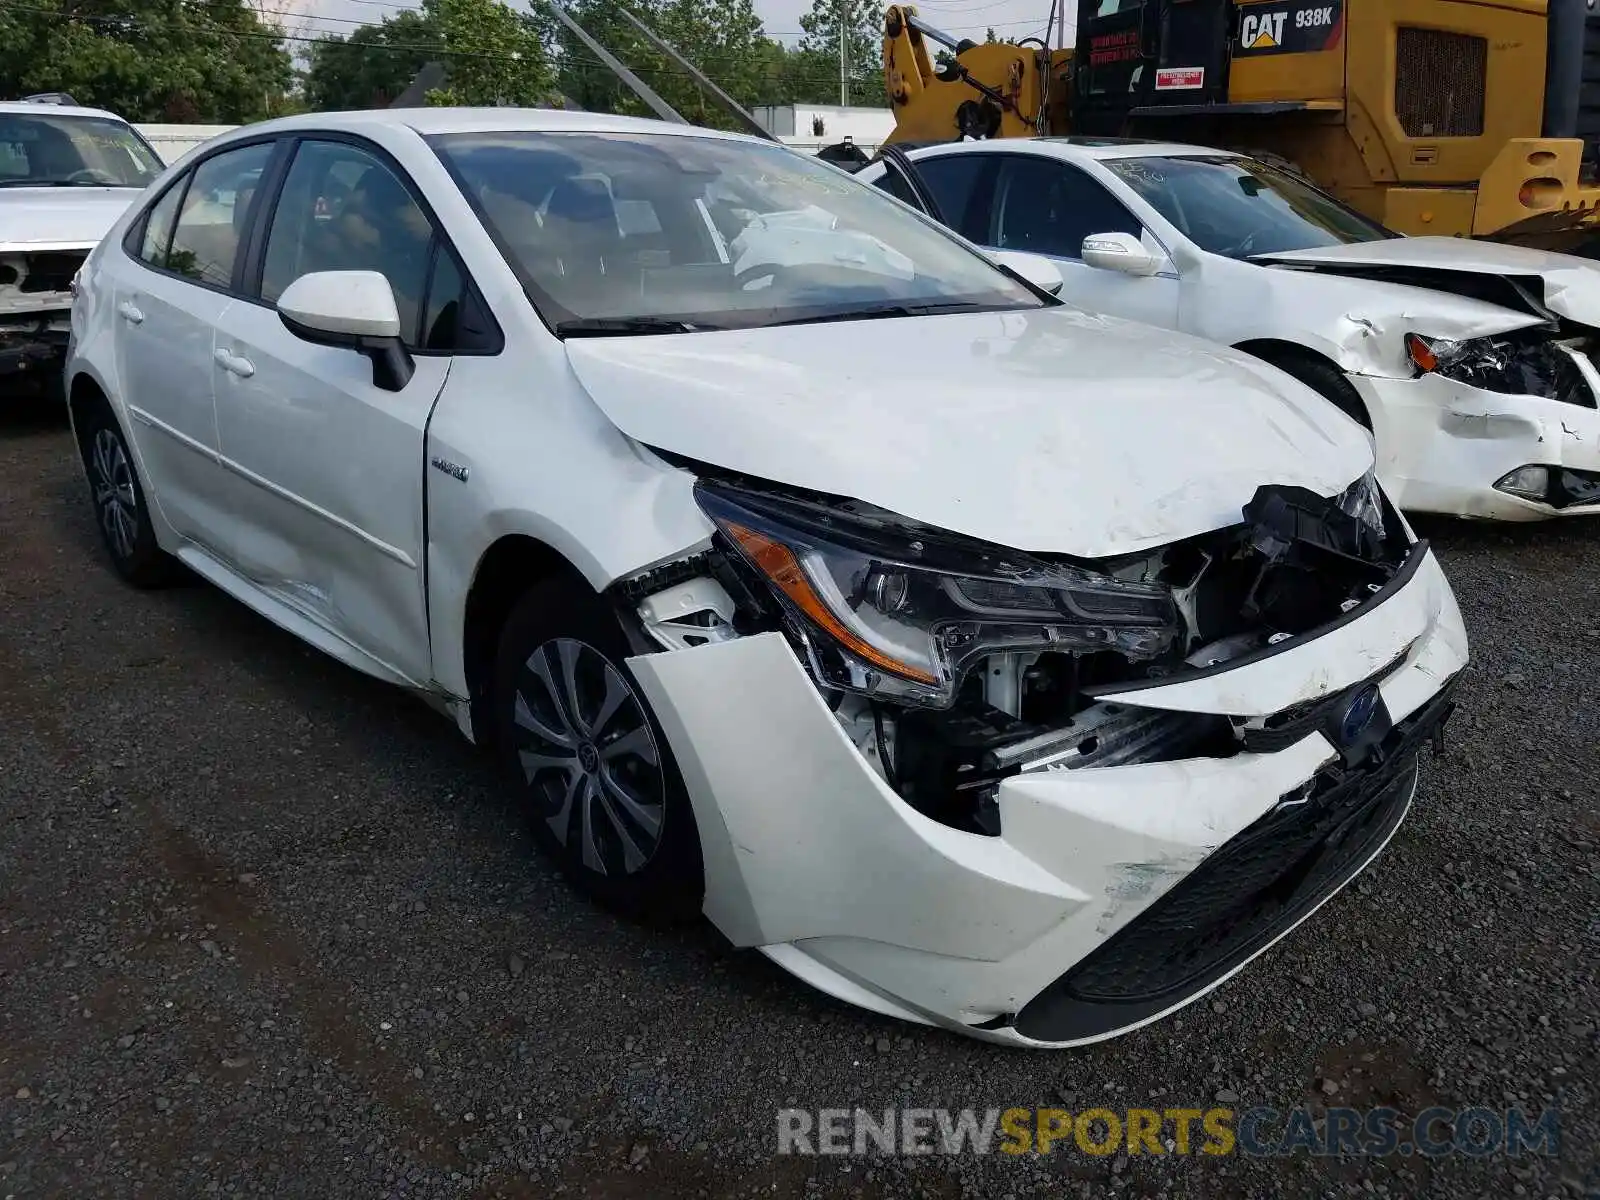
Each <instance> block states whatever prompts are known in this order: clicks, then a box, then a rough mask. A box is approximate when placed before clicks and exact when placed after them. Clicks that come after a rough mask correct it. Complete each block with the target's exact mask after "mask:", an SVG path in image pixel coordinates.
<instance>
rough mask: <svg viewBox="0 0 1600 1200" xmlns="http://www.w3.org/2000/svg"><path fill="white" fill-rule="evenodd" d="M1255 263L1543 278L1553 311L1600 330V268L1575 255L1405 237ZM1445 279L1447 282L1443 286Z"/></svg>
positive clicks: (1548, 305) (1290, 253) (1256, 259)
mask: <svg viewBox="0 0 1600 1200" xmlns="http://www.w3.org/2000/svg"><path fill="white" fill-rule="evenodd" d="M1252 261H1254V262H1263V263H1286V264H1291V265H1293V264H1298V265H1302V266H1326V267H1330V268H1334V269H1337V270H1340V271H1349V270H1351V269H1359V268H1361V267H1372V268H1375V269H1377V270H1378V271H1383V270H1385V269H1394V268H1413V269H1415V270H1416V271H1419V272H1428V273H1431V272H1439V273H1441V275H1444V274H1446V273H1452V274H1461V273H1465V274H1475V275H1492V276H1496V277H1500V278H1512V279H1519V280H1530V279H1537V280H1539V281H1540V283H1541V284H1542V286H1543V294H1542V296H1539V298H1540V299H1542V300H1543V301H1544V305H1545V307H1546V308H1548V309H1549V310H1550V311H1551V312H1554V313H1557V314H1559V315H1560V316H1563V317H1567V318H1569V319H1571V320H1574V321H1581V322H1582V323H1583V324H1585V325H1597V326H1600V263H1595V262H1590V261H1589V260H1588V259H1585V258H1577V257H1574V256H1573V255H1570V254H1555V253H1551V252H1550V251H1546V250H1533V249H1529V248H1528V247H1526V246H1508V245H1504V244H1502V243H1500V242H1481V241H1468V240H1466V239H1465V238H1449V237H1400V238H1390V239H1386V240H1384V241H1380V242H1358V243H1355V244H1354V245H1349V246H1319V247H1317V248H1315V249H1312V250H1285V251H1283V252H1282V253H1279V254H1257V255H1253V256H1252ZM1443 283H1444V280H1443V279H1441V285H1443ZM1535 295H1536V296H1538V295H1539V293H1538V292H1536V293H1535Z"/></svg>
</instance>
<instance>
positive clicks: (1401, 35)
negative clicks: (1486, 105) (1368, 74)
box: [1394, 25, 1489, 138]
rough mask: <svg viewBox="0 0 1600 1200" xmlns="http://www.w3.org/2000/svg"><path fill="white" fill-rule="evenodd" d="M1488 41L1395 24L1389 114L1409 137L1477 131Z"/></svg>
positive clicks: (1480, 129)
mask: <svg viewBox="0 0 1600 1200" xmlns="http://www.w3.org/2000/svg"><path fill="white" fill-rule="evenodd" d="M1488 78H1489V43H1488V42H1487V41H1486V40H1484V39H1483V38H1481V37H1473V36H1472V35H1471V34H1466V33H1446V32H1445V31H1444V30H1442V29H1416V28H1412V27H1410V26H1404V25H1403V26H1401V27H1400V28H1399V29H1397V30H1395V63H1394V115H1395V117H1396V119H1397V120H1399V122H1400V128H1401V129H1403V130H1405V134H1406V136H1407V137H1410V138H1430V137H1479V136H1481V135H1482V134H1483V102H1484V87H1485V84H1486V83H1487V82H1488Z"/></svg>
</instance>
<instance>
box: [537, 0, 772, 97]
mask: <svg viewBox="0 0 1600 1200" xmlns="http://www.w3.org/2000/svg"><path fill="white" fill-rule="evenodd" d="M617 2H618V0H573V2H572V3H569V4H568V5H567V6H566V8H567V11H568V12H569V13H570V14H571V15H572V17H573V19H574V20H576V21H577V22H578V24H580V25H581V26H583V28H584V29H585V30H587V31H588V32H589V34H590V35H591V36H592V37H593V38H594V39H595V40H596V41H598V42H599V43H600V44H601V45H602V46H604V47H605V48H606V49H607V50H609V51H611V53H612V54H614V55H616V57H617V58H619V59H620V60H621V61H622V62H623V64H624V65H625V66H627V67H628V69H629V70H631V71H633V72H634V74H636V75H638V77H639V78H640V79H641V80H643V81H644V82H645V83H646V84H647V85H649V87H650V88H651V89H652V90H654V91H655V92H657V93H659V94H660V96H661V98H662V99H663V100H665V101H666V102H667V103H668V104H670V105H671V106H672V107H673V108H674V109H676V110H677V111H678V112H680V113H682V114H683V116H684V117H686V118H687V119H688V120H690V121H694V122H696V123H699V124H703V125H710V126H714V127H718V128H733V127H735V124H736V123H735V121H734V119H733V118H732V117H731V116H729V115H728V113H727V112H726V111H725V110H724V109H723V107H722V105H721V104H720V102H719V101H717V100H716V99H714V98H712V97H710V96H708V95H706V94H705V93H704V92H703V91H702V89H701V88H700V86H699V85H698V84H697V83H696V82H695V81H694V79H693V77H692V76H690V75H689V73H688V72H686V71H685V70H684V69H683V68H682V67H680V66H679V65H678V64H677V63H675V62H673V61H672V60H671V59H670V58H668V57H667V56H666V55H665V54H662V53H661V52H660V51H658V50H656V49H655V48H654V47H653V46H651V45H650V43H649V42H647V41H646V40H645V39H644V38H643V37H642V36H641V35H640V34H639V33H638V31H637V30H635V29H634V28H633V26H632V25H630V24H629V23H628V22H627V21H626V20H625V19H624V18H623V17H622V16H621V14H620V13H619V12H618V9H617ZM624 2H626V3H627V4H628V11H630V12H632V13H633V14H634V16H636V17H638V18H639V19H640V20H641V21H643V22H644V23H645V24H646V25H647V26H649V27H650V28H651V29H652V30H653V31H654V32H655V34H656V36H658V37H660V38H661V39H662V40H663V41H665V42H666V43H667V44H668V45H670V46H671V47H672V48H673V49H675V50H676V51H677V52H678V53H679V54H681V55H682V56H683V57H684V58H686V59H687V60H688V61H689V62H691V63H693V64H694V66H695V67H696V68H698V69H699V70H700V71H701V72H703V73H704V74H705V75H707V76H708V77H710V78H711V79H712V80H713V81H714V82H715V83H716V84H717V86H718V87H720V88H722V89H723V90H724V91H725V92H727V93H728V94H729V95H730V96H732V97H733V98H734V99H735V100H737V101H738V102H739V103H740V104H742V105H744V106H745V107H747V108H748V107H750V106H751V105H755V104H771V103H782V100H781V99H774V98H773V95H774V93H775V92H777V91H779V90H781V81H782V79H783V74H784V71H783V68H784V57H785V55H784V50H783V47H781V46H779V45H778V44H777V43H775V42H773V41H771V40H770V39H769V38H767V37H766V36H765V34H764V33H763V31H762V28H761V19H760V18H759V17H757V16H756V12H755V8H754V6H753V4H752V3H751V0H624ZM534 13H535V16H534V18H533V19H534V20H535V21H536V22H537V23H538V24H539V25H540V28H542V29H543V30H544V31H545V34H546V36H547V37H548V39H549V41H550V43H551V45H552V46H554V47H555V57H556V62H557V71H558V85H559V88H560V91H561V93H562V94H563V95H565V96H569V97H571V98H572V100H573V101H575V102H576V103H577V104H579V105H580V106H582V107H583V108H586V109H589V110H590V111H592V112H616V113H629V114H634V115H642V116H653V115H654V113H653V112H652V111H651V110H650V108H649V107H648V106H646V105H645V104H644V102H643V101H641V100H640V99H639V98H638V97H637V96H635V95H634V94H633V92H632V91H631V90H630V89H629V88H628V86H627V85H626V84H624V83H623V82H622V81H621V80H620V79H618V78H617V76H616V75H615V74H613V73H612V71H611V70H610V68H609V67H607V66H605V64H604V63H602V62H601V61H600V60H599V59H598V58H597V57H596V56H595V54H594V52H593V51H592V50H590V49H589V48H588V47H587V46H585V45H584V44H583V42H582V41H580V40H579V39H578V38H577V37H575V36H574V35H573V34H572V32H571V31H570V30H568V29H567V28H566V27H565V26H563V25H561V24H560V23H559V22H557V21H556V20H555V19H554V18H553V17H551V16H549V14H548V12H546V11H544V10H543V9H541V8H535V10H534Z"/></svg>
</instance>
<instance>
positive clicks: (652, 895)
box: [493, 579, 705, 922]
mask: <svg viewBox="0 0 1600 1200" xmlns="http://www.w3.org/2000/svg"><path fill="white" fill-rule="evenodd" d="M627 654H628V650H627V642H626V640H625V639H624V637H623V634H622V630H621V628H620V627H619V626H618V623H617V620H616V618H615V617H614V616H612V615H611V613H610V612H609V611H607V610H606V608H605V607H604V603H603V602H602V601H601V600H600V599H599V598H598V597H597V596H595V595H594V593H593V592H591V591H589V590H588V589H587V588H586V587H584V586H583V585H581V584H579V583H576V582H571V581H568V580H566V579H556V580H550V581H547V582H544V583H540V584H537V585H535V586H534V587H533V588H531V589H530V590H529V591H528V593H527V594H526V595H525V596H524V597H523V598H522V600H521V601H520V602H519V603H518V605H517V607H516V608H515V609H514V610H513V612H512V614H511V617H510V619H509V620H508V621H507V622H506V625H505V628H504V629H503V630H502V632H501V635H500V646H499V652H498V655H497V658H496V663H495V686H494V693H493V703H494V720H495V730H496V744H497V750H498V753H499V756H500V758H501V760H502V764H503V766H504V768H505V770H506V771H507V773H508V774H509V776H510V779H511V781H512V783H513V786H515V787H516V788H517V790H518V792H519V794H520V797H521V799H522V801H523V804H524V806H525V809H526V815H527V818H528V823H529V828H530V829H531V831H532V834H533V837H534V840H535V841H536V842H537V843H538V844H539V845H540V847H541V848H542V849H543V850H545V851H546V852H547V853H549V854H551V855H553V856H554V857H555V858H556V860H557V861H558V862H559V863H560V864H561V867H562V870H563V871H564V872H565V874H566V875H567V877H568V878H569V879H571V880H572V881H573V882H574V883H575V884H577V886H578V887H579V888H581V889H582V890H583V891H585V892H587V893H588V894H589V895H591V896H593V897H594V898H595V899H597V900H598V901H600V902H601V903H602V904H605V905H606V906H607V907H609V908H612V909H614V910H616V911H618V912H621V913H623V914H625V915H628V916H631V917H635V918H638V919H642V920H652V921H669V922H675V921H682V920H689V919H692V918H693V917H695V916H696V915H698V913H699V912H700V908H701V903H702V900H703V897H704V892H705V883H704V873H703V870H702V866H701V859H700V835H699V831H698V830H697V829H696V827H695V821H694V811H693V809H692V808H691V806H690V803H689V797H688V794H687V793H686V792H685V790H684V785H683V780H682V777H681V776H680V775H679V772H678V767H677V764H676V763H675V762H674V761H673V758H672V752H671V750H670V749H669V748H668V746H667V740H666V737H665V735H664V734H663V733H662V731H661V727H660V725H659V724H658V723H657V722H656V719H655V716H654V715H653V714H652V713H651V712H650V709H649V705H648V703H647V702H646V700H645V698H644V694H643V692H642V690H641V689H640V688H639V685H638V683H637V682H636V681H635V680H634V678H633V674H632V672H630V671H629V670H628V667H627V664H626V661H625V660H626V658H627Z"/></svg>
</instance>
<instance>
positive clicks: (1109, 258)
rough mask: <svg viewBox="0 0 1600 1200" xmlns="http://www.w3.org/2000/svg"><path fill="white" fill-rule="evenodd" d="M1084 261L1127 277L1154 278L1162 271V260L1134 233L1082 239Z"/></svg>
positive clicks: (1101, 234) (1099, 234) (1098, 235)
mask: <svg viewBox="0 0 1600 1200" xmlns="http://www.w3.org/2000/svg"><path fill="white" fill-rule="evenodd" d="M1083 261H1084V262H1086V263H1088V264H1089V265H1090V266H1091V267H1098V268H1099V269H1100V270H1102V271H1121V272H1122V273H1123V274H1124V275H1154V274H1155V273H1156V272H1157V271H1159V270H1160V269H1161V260H1160V259H1159V258H1157V257H1156V256H1155V255H1154V254H1151V253H1150V251H1148V250H1146V249H1145V248H1144V243H1143V242H1141V241H1140V240H1139V239H1138V238H1136V237H1134V236H1133V234H1131V233H1091V234H1090V235H1089V236H1088V237H1086V238H1084V239H1083Z"/></svg>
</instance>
